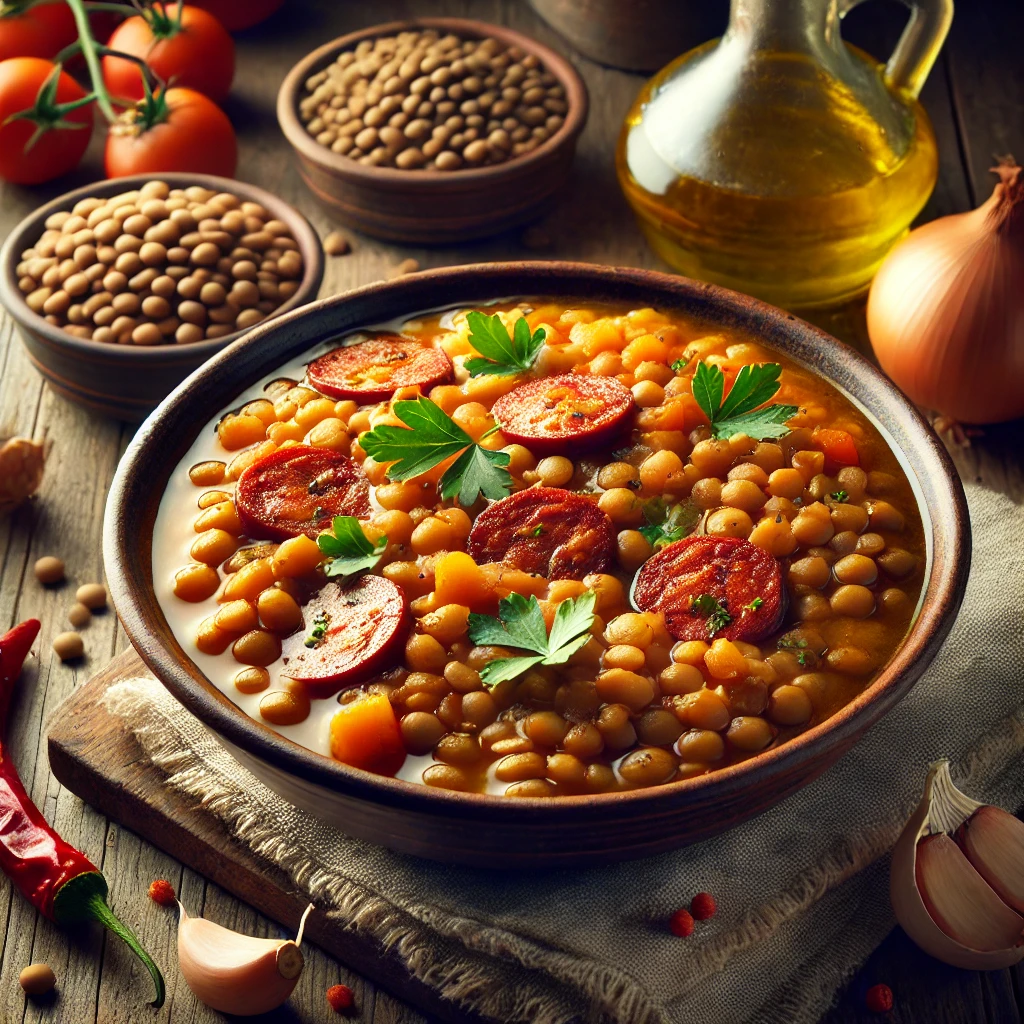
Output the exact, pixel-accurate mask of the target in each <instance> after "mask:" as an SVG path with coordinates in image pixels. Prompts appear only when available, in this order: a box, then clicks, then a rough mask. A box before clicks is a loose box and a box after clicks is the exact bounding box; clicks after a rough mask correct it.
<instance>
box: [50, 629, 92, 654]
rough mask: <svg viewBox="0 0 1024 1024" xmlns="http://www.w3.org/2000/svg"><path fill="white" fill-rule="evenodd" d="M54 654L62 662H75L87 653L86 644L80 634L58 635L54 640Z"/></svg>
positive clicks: (69, 632)
mask: <svg viewBox="0 0 1024 1024" xmlns="http://www.w3.org/2000/svg"><path fill="white" fill-rule="evenodd" d="M53 653H54V654H56V655H57V657H58V658H60V660H61V661H74V659H75V658H80V657H82V655H83V654H84V653H85V643H84V641H83V640H82V637H81V636H80V635H79V634H78V633H73V632H71V631H68V632H66V633H58V634H57V635H56V636H55V637H54V638H53Z"/></svg>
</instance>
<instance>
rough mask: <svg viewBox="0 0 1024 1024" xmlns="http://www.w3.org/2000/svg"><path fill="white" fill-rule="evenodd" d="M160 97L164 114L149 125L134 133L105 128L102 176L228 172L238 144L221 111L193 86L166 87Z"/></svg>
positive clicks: (232, 169)
mask: <svg viewBox="0 0 1024 1024" xmlns="http://www.w3.org/2000/svg"><path fill="white" fill-rule="evenodd" d="M164 101H165V102H166V105H167V110H166V114H165V116H164V117H163V118H162V119H161V120H160V121H159V122H158V123H156V124H154V125H153V126H152V127H150V128H143V129H142V130H141V131H139V132H138V134H133V133H131V132H122V131H121V130H120V128H119V127H115V128H113V129H111V131H110V133H109V134H108V135H107V147H106V151H105V153H104V157H103V162H104V165H105V167H106V170H107V177H108V178H123V177H124V176H125V175H127V174H163V173H165V172H167V171H192V172H194V173H196V174H219V175H220V176H221V177H223V178H232V177H234V174H235V165H236V164H237V162H238V143H237V141H236V140H235V130H234V128H232V127H231V122H230V121H229V120H228V118H227V115H226V114H225V113H224V111H223V110H221V109H220V107H218V106H217V104H216V103H214V102H213V101H212V100H209V99H207V98H206V97H205V96H204V95H203V94H202V93H201V92H196V91H195V90H194V89H168V90H167V92H166V94H165V96H164ZM140 127H141V126H140Z"/></svg>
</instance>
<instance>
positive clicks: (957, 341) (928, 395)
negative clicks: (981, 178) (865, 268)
mask: <svg viewBox="0 0 1024 1024" xmlns="http://www.w3.org/2000/svg"><path fill="white" fill-rule="evenodd" d="M993 170H994V171H995V173H997V174H998V175H999V176H1000V181H999V183H998V184H997V185H996V187H995V189H994V191H993V193H992V195H991V197H990V198H989V199H988V200H987V201H986V202H985V203H983V204H982V205H981V206H979V207H978V208H977V209H976V210H971V211H970V212H969V213H958V214H954V215H952V216H949V217H941V218H939V219H938V220H934V221H932V222H931V223H929V224H925V225H924V226H922V227H920V228H917V229H916V230H915V231H912V232H911V233H910V234H909V235H908V236H907V238H906V239H904V240H903V241H902V242H901V243H900V244H899V245H898V246H896V248H895V249H893V251H892V252H891V253H890V254H889V255H888V257H887V258H886V260H885V262H884V263H883V264H882V267H881V269H880V270H879V271H878V274H877V275H876V276H875V279H874V281H873V282H872V285H871V292H870V295H869V297H868V309H867V322H868V334H869V336H870V338H871V344H872V347H873V348H874V351H875V355H876V356H877V357H878V361H879V363H880V364H881V367H882V369H883V370H885V372H886V373H887V374H888V375H889V376H890V377H891V378H892V380H893V381H894V382H895V383H896V384H897V385H898V386H899V387H900V388H901V389H902V390H903V391H904V392H905V393H906V394H907V395H908V397H909V398H910V399H911V400H913V401H914V402H916V403H917V404H918V405H920V406H923V407H925V408H927V409H934V410H937V411H938V412H941V413H943V414H944V415H946V416H948V417H951V418H952V419H954V420H957V421H960V422H963V423H1000V422H1003V421H1005V420H1011V419H1015V418H1017V417H1018V416H1024V175H1022V169H1021V168H1020V167H1017V166H1016V165H1013V164H1012V163H1003V164H1001V165H1000V166H999V167H996V168H993Z"/></svg>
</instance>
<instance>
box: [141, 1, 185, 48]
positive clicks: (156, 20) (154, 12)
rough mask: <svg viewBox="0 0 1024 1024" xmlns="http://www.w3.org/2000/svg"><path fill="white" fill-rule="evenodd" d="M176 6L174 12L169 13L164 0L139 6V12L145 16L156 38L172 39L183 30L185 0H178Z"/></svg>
mask: <svg viewBox="0 0 1024 1024" xmlns="http://www.w3.org/2000/svg"><path fill="white" fill-rule="evenodd" d="M136 6H137V5H136ZM176 6H177V10H176V11H175V12H174V13H173V14H168V13H167V4H166V3H165V2H164V0H154V2H153V3H152V4H151V5H150V6H148V7H139V13H140V14H141V15H142V17H143V18H145V20H146V22H147V24H148V25H149V29H150V31H151V32H152V33H153V38H154V39H157V40H160V39H172V38H173V37H174V36H176V35H177V34H178V33H179V32H180V31H181V16H182V13H183V11H182V8H183V7H184V6H185V4H184V0H178V2H177V5H176Z"/></svg>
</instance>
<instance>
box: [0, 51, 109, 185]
mask: <svg viewBox="0 0 1024 1024" xmlns="http://www.w3.org/2000/svg"><path fill="white" fill-rule="evenodd" d="M55 67H56V65H55V64H54V63H53V62H52V61H48V60H43V58H42V57H13V58H11V59H10V60H5V61H0V178H3V179H5V180H6V181H13V182H15V183H17V184H19V185H38V184H39V183H40V182H42V181H49V180H50V179H51V178H58V177H60V175H62V174H66V173H67V172H68V171H70V170H71V168H72V167H74V166H76V165H77V163H78V161H79V160H81V159H82V154H83V153H85V150H86V147H87V146H88V145H89V136H90V135H92V104H91V103H90V104H87V105H86V106H82V107H78V108H77V109H76V110H71V111H68V112H67V113H66V114H64V115H62V120H64V121H70V122H71V123H72V124H76V125H81V127H80V128H47V129H46V131H44V132H43V133H42V135H40V136H39V138H38V139H36V141H35V143H34V144H33V145H32V147H31V148H30V149H28V150H27V151H26V149H25V147H26V146H27V145H28V142H29V140H30V139H31V138H32V136H33V135H34V134H35V132H36V128H37V124H36V123H35V122H34V121H29V120H17V121H8V120H7V119H8V118H9V117H10V116H11V115H12V114H17V113H19V112H21V111H23V110H28V109H30V108H32V107H34V106H35V104H36V98H37V96H38V94H39V89H40V88H41V86H42V85H43V83H44V82H45V81H46V79H47V77H48V76H49V75H50V74H52V73H53V70H54V68H55ZM83 96H85V92H84V91H83V90H82V88H81V86H79V84H78V83H77V82H76V81H75V80H74V79H73V78H72V77H71V76H70V75H68V74H66V73H65V72H63V71H62V72H61V73H60V78H59V79H58V82H57V94H56V97H55V101H56V103H58V104H60V103H73V102H74V101H75V100H80V99H82V97H83Z"/></svg>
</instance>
